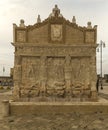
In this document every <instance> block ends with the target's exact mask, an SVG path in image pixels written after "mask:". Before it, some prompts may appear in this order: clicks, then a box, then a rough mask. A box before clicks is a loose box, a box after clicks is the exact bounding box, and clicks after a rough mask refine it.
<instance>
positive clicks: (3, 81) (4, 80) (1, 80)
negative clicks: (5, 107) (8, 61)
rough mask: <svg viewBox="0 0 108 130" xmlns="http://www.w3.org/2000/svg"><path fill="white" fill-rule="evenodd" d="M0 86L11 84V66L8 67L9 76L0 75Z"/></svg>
mask: <svg viewBox="0 0 108 130" xmlns="http://www.w3.org/2000/svg"><path fill="white" fill-rule="evenodd" d="M0 86H13V68H11V69H10V76H0Z"/></svg>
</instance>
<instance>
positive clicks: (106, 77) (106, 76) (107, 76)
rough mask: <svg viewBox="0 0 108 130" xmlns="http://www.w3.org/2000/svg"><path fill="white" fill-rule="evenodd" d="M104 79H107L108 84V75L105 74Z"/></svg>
mask: <svg viewBox="0 0 108 130" xmlns="http://www.w3.org/2000/svg"><path fill="white" fill-rule="evenodd" d="M104 79H105V82H107V83H108V74H104Z"/></svg>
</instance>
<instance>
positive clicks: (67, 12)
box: [0, 0, 108, 76]
mask: <svg viewBox="0 0 108 130" xmlns="http://www.w3.org/2000/svg"><path fill="white" fill-rule="evenodd" d="M55 4H57V5H58V7H59V9H60V10H61V14H62V15H63V16H64V17H65V18H66V19H68V20H70V21H71V20H72V17H73V16H75V17H76V22H77V24H78V25H79V26H82V27H83V26H87V22H88V21H91V22H92V26H94V25H98V28H97V44H100V40H102V41H103V42H105V44H106V47H105V48H102V50H103V51H102V52H103V53H102V56H103V58H102V60H103V62H102V66H103V67H102V68H103V74H108V60H107V58H108V39H107V37H108V36H107V35H108V18H107V17H108V0H59V1H58V0H0V76H9V75H10V68H12V67H13V66H14V47H13V46H12V45H11V42H13V23H16V24H17V25H19V23H20V19H24V21H25V24H26V25H27V26H28V25H33V24H35V23H36V21H37V16H38V14H40V16H41V20H42V21H43V20H44V19H46V18H47V17H48V16H49V14H50V13H51V12H52V8H54V6H55ZM99 49H100V47H99ZM96 57H97V63H96V64H97V73H100V51H99V52H97V55H96ZM3 67H4V68H5V71H3Z"/></svg>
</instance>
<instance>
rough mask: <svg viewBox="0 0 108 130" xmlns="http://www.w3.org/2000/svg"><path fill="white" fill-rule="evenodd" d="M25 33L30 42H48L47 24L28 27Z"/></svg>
mask: <svg viewBox="0 0 108 130" xmlns="http://www.w3.org/2000/svg"><path fill="white" fill-rule="evenodd" d="M27 35H28V36H27V37H28V42H30V43H48V24H46V25H43V26H40V27H35V28H33V29H28V32H27Z"/></svg>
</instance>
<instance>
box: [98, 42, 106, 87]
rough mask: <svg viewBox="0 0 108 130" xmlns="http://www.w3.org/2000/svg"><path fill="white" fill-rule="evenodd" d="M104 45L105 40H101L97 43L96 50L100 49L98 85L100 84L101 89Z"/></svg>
mask: <svg viewBox="0 0 108 130" xmlns="http://www.w3.org/2000/svg"><path fill="white" fill-rule="evenodd" d="M104 47H105V42H103V41H102V40H101V41H100V43H99V45H98V52H99V50H100V85H101V89H103V83H102V48H104ZM99 48H100V49H99Z"/></svg>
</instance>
